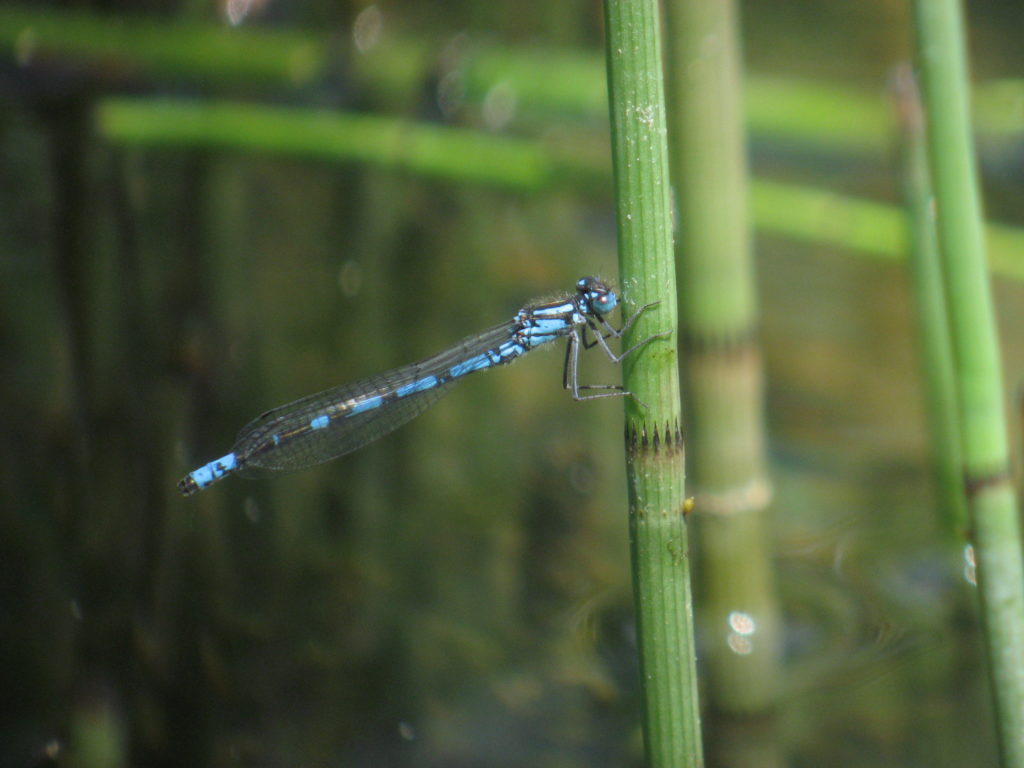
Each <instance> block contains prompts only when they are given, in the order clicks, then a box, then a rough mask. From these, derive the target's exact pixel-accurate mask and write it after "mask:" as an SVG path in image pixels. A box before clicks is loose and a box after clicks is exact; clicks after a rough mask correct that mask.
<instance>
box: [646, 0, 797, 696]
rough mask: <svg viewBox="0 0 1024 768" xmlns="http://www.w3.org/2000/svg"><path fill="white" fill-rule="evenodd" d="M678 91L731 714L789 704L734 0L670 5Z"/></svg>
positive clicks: (674, 142) (692, 324) (676, 150)
mask: <svg viewBox="0 0 1024 768" xmlns="http://www.w3.org/2000/svg"><path fill="white" fill-rule="evenodd" d="M665 7H666V16H667V19H668V28H669V31H670V35H669V38H668V40H669V43H668V53H669V55H668V59H667V61H668V81H669V85H670V91H669V104H670V107H671V113H670V120H669V124H670V126H671V132H670V138H671V146H672V150H673V152H672V164H673V165H672V170H673V181H674V184H675V189H676V193H677V197H678V205H679V213H680V220H681V221H682V222H683V223H684V226H683V227H681V229H680V234H679V237H678V243H677V251H678V256H679V263H680V266H681V268H682V272H683V275H684V279H683V280H682V282H681V285H680V289H679V295H680V324H681V326H682V328H683V331H682V344H683V356H684V358H683V361H684V370H685V372H686V391H687V394H688V400H687V405H688V406H689V407H688V408H687V410H686V418H687V425H688V431H689V440H688V442H687V447H688V452H689V459H690V470H691V492H692V493H694V494H695V496H696V499H697V505H696V510H695V517H696V520H695V525H694V531H695V533H696V537H697V539H696V540H697V544H698V546H697V551H698V552H699V560H700V568H699V570H698V573H699V582H698V586H699V598H700V599H699V600H698V605H699V608H700V610H699V614H698V615H699V616H700V618H701V622H702V623H701V627H702V634H703V636H704V637H705V638H706V643H705V645H704V646H702V649H703V650H705V651H706V652H707V655H708V671H709V673H710V677H709V693H710V697H711V699H712V701H714V703H715V705H716V708H717V709H719V710H721V711H723V712H727V713H750V712H754V711H758V710H763V709H764V708H765V707H767V706H768V705H769V704H770V703H771V702H772V701H773V699H774V698H775V696H776V695H777V683H778V679H779V656H780V647H781V641H780V638H779V633H780V629H781V622H780V620H779V610H778V606H777V604H776V600H775V593H774V584H773V580H772V568H771V556H772V549H771V537H770V535H769V532H770V530H771V528H770V521H769V520H768V502H769V499H770V493H769V490H768V482H767V480H766V477H765V456H764V427H763V421H764V417H763V395H762V370H761V356H760V349H759V347H758V344H757V328H756V326H757V306H756V304H757V302H756V299H755V292H754V282H755V281H754V267H753V258H752V247H751V237H750V222H749V220H748V201H747V198H748V194H749V193H748V183H747V182H748V179H747V162H746V161H747V158H746V146H745V140H744V132H743V126H744V121H743V94H742V83H741V64H740V55H739V28H738V19H737V13H736V9H735V3H734V2H733V0H711V2H707V0H670V1H669V2H667V3H666V6H665Z"/></svg>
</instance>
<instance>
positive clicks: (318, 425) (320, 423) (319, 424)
mask: <svg viewBox="0 0 1024 768" xmlns="http://www.w3.org/2000/svg"><path fill="white" fill-rule="evenodd" d="M330 423H331V417H330V416H317V417H316V418H315V419H313V420H312V421H311V422H309V426H310V428H311V429H323V428H324V427H326V426H327V425H328V424H330ZM275 437H277V435H275Z"/></svg>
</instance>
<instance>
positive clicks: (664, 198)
mask: <svg viewBox="0 0 1024 768" xmlns="http://www.w3.org/2000/svg"><path fill="white" fill-rule="evenodd" d="M658 15H659V6H658V0H605V18H606V30H607V41H606V54H607V60H608V95H609V111H610V117H611V128H612V161H613V166H614V171H615V199H616V216H617V224H618V237H619V270H620V273H621V276H622V287H623V293H624V296H625V297H626V302H627V312H628V311H630V310H635V309H636V308H637V307H638V306H640V305H643V304H647V303H650V302H654V301H657V302H660V303H659V304H658V305H657V306H655V307H652V308H651V309H649V310H647V311H646V312H644V313H643V315H641V317H640V320H639V321H638V322H637V324H636V327H635V328H634V329H633V331H632V333H631V334H630V335H629V337H628V338H627V339H626V341H625V344H626V345H627V346H628V345H630V344H632V343H635V342H636V341H638V340H641V339H643V338H645V337H647V336H649V335H651V334H653V333H659V332H665V331H673V332H674V331H675V327H676V296H675V265H674V261H673V255H672V209H671V204H670V200H669V181H668V147H667V145H666V139H665V98H664V87H663V85H662V74H661V40H660V31H659V24H658V18H659V16H658ZM677 364H678V358H677V352H676V337H675V335H674V333H673V335H672V336H670V337H667V338H660V339H657V340H655V341H653V342H651V343H650V344H648V345H647V346H645V347H643V348H642V349H641V350H638V351H637V353H636V354H634V355H631V356H630V357H629V358H627V359H626V361H625V364H624V370H623V381H624V384H625V386H626V388H627V389H629V390H630V391H631V392H634V393H635V394H636V398H627V399H626V466H627V478H628V487H629V509H630V517H629V521H630V542H631V553H632V563H633V591H634V598H635V602H636V616H637V637H638V643H639V651H640V671H641V682H642V686H643V700H644V711H643V718H644V722H643V724H644V729H643V730H644V743H645V746H646V750H647V762H648V764H649V765H651V766H672V767H673V768H678V767H680V766H698V765H702V764H703V754H702V748H701V741H700V710H699V701H698V698H697V676H696V675H697V673H696V657H695V651H694V641H693V624H692V615H693V610H692V599H691V594H690V573H689V542H688V533H687V524H686V518H685V513H684V510H685V504H686V501H685V498H686V497H685V470H684V447H683V440H682V430H681V413H680V397H679V375H678V370H677Z"/></svg>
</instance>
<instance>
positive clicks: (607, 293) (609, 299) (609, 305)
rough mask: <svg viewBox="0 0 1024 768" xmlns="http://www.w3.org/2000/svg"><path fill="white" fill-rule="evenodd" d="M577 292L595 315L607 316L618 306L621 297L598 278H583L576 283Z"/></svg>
mask: <svg viewBox="0 0 1024 768" xmlns="http://www.w3.org/2000/svg"><path fill="white" fill-rule="evenodd" d="M576 290H578V291H579V292H580V295H581V296H582V297H583V298H584V300H585V301H586V302H587V306H588V307H589V308H590V311H592V312H594V313H595V314H598V315H607V314H608V313H609V312H611V311H612V310H613V309H615V307H616V306H618V303H619V297H618V296H616V295H615V291H613V290H612V289H611V288H609V287H608V286H607V285H606V284H605V283H604V282H602V281H601V280H598V279H597V278H596V277H581V278H580V279H579V280H578V281H577V283H576Z"/></svg>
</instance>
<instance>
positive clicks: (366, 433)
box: [178, 277, 667, 496]
mask: <svg viewBox="0 0 1024 768" xmlns="http://www.w3.org/2000/svg"><path fill="white" fill-rule="evenodd" d="M618 303H619V297H618V296H617V295H616V293H615V292H614V291H613V290H612V289H611V288H609V287H608V286H607V285H606V284H605V283H603V282H602V281H600V280H598V279H597V278H594V277H584V278H581V279H580V280H579V281H578V282H577V283H576V292H575V293H573V294H570V295H568V296H563V297H561V298H558V299H555V300H553V301H546V302H543V303H537V304H531V305H528V306H526V307H523V308H522V309H520V310H519V311H518V312H517V313H516V314H515V316H514V317H513V318H512V319H511V320H509V321H507V322H504V323H502V324H501V325H496V326H495V327H494V328H491V329H490V330H487V331H484V332H483V333H479V334H476V335H474V336H469V337H467V338H465V339H463V340H462V341H460V342H459V343H458V344H456V345H455V346H453V347H451V348H450V349H446V350H445V351H443V352H439V353H438V354H436V355H434V356H433V357H428V358H427V359H425V360H421V361H420V362H418V363H413V364H412V365H406V366H403V367H401V368H396V369H394V370H392V371H388V372H386V373H381V374H378V375H376V376H370V377H369V378H366V379H363V380H362V381H357V382H355V383H354V384H343V385H341V386H339V387H334V388H333V389H328V390H326V391H324V392H320V393H318V394H315V395H310V396H308V397H304V398H302V399H301V400H296V401H295V402H294V403H289V404H288V405H282V406H281V407H280V408H274V409H273V410H271V411H267V412H266V413H264V414H262V415H261V416H258V417H257V418H256V419H254V420H253V421H252V422H250V423H249V424H248V426H246V427H245V429H243V430H242V431H241V432H240V433H239V435H238V438H237V439H236V440H235V445H234V447H232V449H231V453H228V454H226V455H225V456H222V457H221V458H219V459H216V460H215V461H211V462H210V463H209V464H206V465H204V466H202V467H200V468H199V469H197V470H195V471H193V472H190V473H189V474H188V475H186V476H185V477H184V478H183V479H182V480H181V482H179V483H178V489H179V490H180V491H181V492H182V493H183V494H185V495H186V496H191V495H192V494H194V493H198V492H199V491H201V490H203V489H204V488H206V487H208V486H210V485H212V484H213V483H215V482H217V481H218V480H221V479H223V478H225V477H227V476H228V475H239V476H241V477H259V476H264V475H266V474H269V473H273V472H285V471H289V470H294V469H302V468H304V467H311V466H313V465H315V464H320V463H322V462H325V461H328V460H330V459H333V458H336V457H338V456H343V455H344V454H346V453H350V452H351V451H354V450H356V449H358V448H362V447H363V446H364V445H366V444H367V443H370V442H372V441H374V440H376V439H378V438H380V437H383V436H384V435H386V434H388V433H389V432H391V431H392V430H395V429H397V428H398V427H400V426H401V425H403V424H405V423H406V422H407V421H409V420H410V419H412V418H413V417H415V416H418V415H419V414H421V413H423V411H425V410H426V409H427V408H429V407H430V406H431V405H433V404H434V403H435V402H437V401H438V400H439V399H440V397H441V396H442V395H443V394H445V393H446V392H447V391H448V390H449V389H450V388H451V387H452V385H454V384H455V382H457V381H458V380H459V379H461V378H462V377H463V376H465V375H466V374H468V373H473V372H474V371H483V370H486V369H487V368H494V367H495V366H498V365H505V364H506V363H511V362H512V361H513V360H515V359H516V358H518V357H521V356H523V355H525V354H526V353H527V352H529V351H530V350H531V349H534V348H535V347H539V346H541V345H542V344H547V343H549V342H552V341H555V340H556V339H560V338H563V337H564V338H566V339H568V345H567V347H566V350H565V367H564V370H563V373H562V385H563V387H564V388H565V389H567V390H569V392H570V393H572V398H573V400H591V399H594V398H598V397H615V396H621V395H632V393H631V392H628V391H626V390H625V389H624V388H623V387H621V386H619V385H616V384H596V385H583V384H580V383H579V378H578V369H579V354H580V348H581V347H582V348H583V349H590V348H592V347H594V346H599V347H601V349H602V350H604V353H605V354H606V355H607V356H608V359H609V360H611V361H612V362H614V363H619V362H621V361H622V359H623V358H625V357H626V355H628V354H630V353H631V352H633V351H634V350H636V349H637V348H639V347H642V346H643V345H645V344H647V343H648V342H650V341H652V340H653V339H656V338H658V337H660V336H665V335H667V332H666V333H660V334H655V335H654V336H650V337H648V338H646V339H644V340H643V341H641V342H639V343H637V344H634V345H633V346H632V347H630V348H629V349H627V350H625V351H624V352H621V353H620V354H615V352H613V351H612V349H611V347H609V346H608V339H609V338H620V337H621V336H622V335H623V334H624V333H625V332H626V331H627V330H628V329H629V328H630V327H631V326H632V325H633V323H634V322H635V321H636V319H637V317H639V316H640V313H642V312H643V311H644V310H646V309H648V308H650V307H651V306H653V305H652V304H647V305H646V306H643V307H640V309H638V310H637V311H636V312H635V313H634V314H633V315H632V316H630V317H629V318H628V319H627V320H626V321H625V323H624V324H623V326H622V327H621V328H618V329H616V328H615V327H613V326H612V325H611V323H609V322H608V319H607V315H608V314H609V313H610V312H611V311H612V310H613V309H615V307H616V306H617V305H618ZM588 331H590V332H592V333H593V335H594V338H592V339H591V338H590V337H589V336H588ZM581 390H607V391H604V392H597V393H594V394H584V395H581V394H580V392H581Z"/></svg>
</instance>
